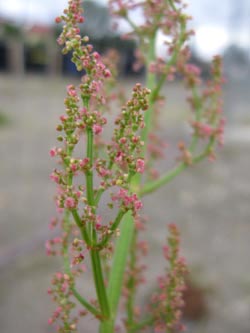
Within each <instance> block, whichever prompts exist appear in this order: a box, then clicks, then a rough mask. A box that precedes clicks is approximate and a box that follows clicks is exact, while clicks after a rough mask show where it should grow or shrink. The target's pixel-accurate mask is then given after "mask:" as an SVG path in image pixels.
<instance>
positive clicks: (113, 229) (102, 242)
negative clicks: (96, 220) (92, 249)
mask: <svg viewBox="0 0 250 333" xmlns="http://www.w3.org/2000/svg"><path fill="white" fill-rule="evenodd" d="M124 214H125V212H124V211H122V210H120V211H119V212H118V214H117V216H116V219H115V221H114V223H113V224H112V226H111V228H110V231H111V233H110V234H108V235H107V236H106V237H105V238H104V239H103V240H102V241H101V242H100V243H98V244H97V246H98V247H101V248H102V247H104V246H105V245H106V244H107V243H108V241H109V240H110V238H111V237H112V235H113V232H114V231H115V230H116V229H117V228H118V226H119V224H120V222H121V220H122V218H123V216H124Z"/></svg>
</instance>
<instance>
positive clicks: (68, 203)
mask: <svg viewBox="0 0 250 333" xmlns="http://www.w3.org/2000/svg"><path fill="white" fill-rule="evenodd" d="M64 206H65V208H68V209H72V208H75V207H76V200H75V199H74V198H72V197H68V198H66V200H65V201H64Z"/></svg>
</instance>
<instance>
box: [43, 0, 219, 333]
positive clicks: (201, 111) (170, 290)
mask: <svg viewBox="0 0 250 333" xmlns="http://www.w3.org/2000/svg"><path fill="white" fill-rule="evenodd" d="M110 7H111V11H112V13H113V15H115V16H119V17H120V18H122V19H125V20H126V21H127V22H128V24H129V25H130V26H131V28H132V30H133V31H132V32H131V33H130V34H129V35H130V36H129V37H131V38H136V40H137V42H138V52H137V65H139V64H144V65H145V68H146V88H143V87H142V85H141V84H139V83H137V84H136V85H135V86H134V88H133V91H132V96H131V97H130V99H128V101H126V102H124V101H123V105H122V106H121V108H120V110H121V111H120V112H119V114H118V116H117V117H116V119H115V121H114V129H113V134H112V136H111V138H110V139H109V141H107V142H106V141H105V140H104V138H103V132H105V127H106V124H107V122H108V121H107V118H108V117H107V116H105V113H104V111H105V110H109V109H110V108H111V105H112V103H113V100H114V98H115V97H117V95H118V94H115V93H114V91H111V92H110V87H112V84H113V83H114V76H115V70H114V68H113V66H112V62H111V63H110V65H107V61H106V60H105V59H103V58H102V57H101V56H100V54H99V53H98V52H96V51H95V50H93V47H92V45H91V44H89V38H88V37H87V36H83V37H82V36H81V35H80V28H79V24H80V23H84V17H83V16H82V13H83V9H82V7H81V1H80V0H69V1H68V8H67V9H65V10H64V13H63V15H62V16H60V17H58V18H56V22H58V23H60V22H64V27H63V31H62V33H61V35H60V36H59V38H58V43H59V45H62V46H63V50H62V52H63V54H66V53H68V52H72V61H73V63H74V64H75V66H76V68H77V70H78V71H80V72H82V71H83V72H84V74H83V76H82V78H81V82H80V84H79V86H77V87H76V86H74V85H69V86H68V87H67V96H66V98H65V114H64V115H62V116H61V117H60V123H59V125H58V126H57V131H58V132H59V135H58V138H57V139H58V141H59V143H60V146H59V147H54V148H52V149H51V150H50V155H51V156H52V157H55V158H57V162H58V167H57V168H55V169H54V170H53V172H52V174H51V176H50V177H51V179H52V180H53V181H54V182H55V183H56V184H57V194H56V205H57V210H58V213H59V217H58V218H54V219H52V221H51V228H54V227H56V226H58V227H59V228H61V236H60V237H56V238H53V239H51V240H49V241H48V242H47V252H48V254H51V255H57V254H58V255H61V256H62V257H63V263H64V266H63V271H62V272H57V273H56V274H55V275H54V277H53V279H52V287H51V288H50V289H49V294H51V296H52V298H53V300H54V301H55V302H56V303H57V304H58V306H57V308H56V310H55V311H54V313H53V315H52V317H51V318H50V319H49V322H50V323H51V324H53V323H55V324H56V327H57V330H58V332H77V324H78V321H79V318H80V317H82V316H85V315H86V314H88V313H89V314H91V315H92V316H94V317H95V318H96V320H98V321H99V322H100V329H99V331H100V333H112V332H115V330H116V329H117V327H116V318H117V315H118V307H119V304H120V297H121V295H123V296H124V298H125V308H126V314H125V315H124V317H125V318H124V329H125V330H126V332H129V333H132V332H140V331H142V330H145V329H147V328H150V327H151V328H153V329H154V330H155V332H176V331H177V330H181V329H182V325H181V323H180V319H181V311H180V310H181V307H182V305H183V301H182V292H183V290H184V286H185V283H184V277H185V274H186V271H187V269H186V264H185V261H184V259H183V258H182V257H181V256H180V254H179V231H178V229H177V227H176V226H175V225H173V224H171V225H170V226H169V236H168V244H167V245H166V246H165V247H164V249H163V254H164V257H165V259H166V261H167V262H168V270H167V271H166V273H165V274H164V275H163V276H162V277H160V278H159V281H158V285H159V286H158V289H157V290H156V291H155V293H154V294H153V295H152V298H151V301H150V304H148V305H147V306H146V307H145V309H143V310H144V311H145V314H143V313H139V312H138V311H136V309H137V307H136V305H135V293H136V289H137V286H138V285H139V284H140V283H141V282H143V266H141V265H140V264H139V263H138V253H143V254H145V253H146V252H147V246H146V244H145V243H144V242H141V241H139V239H138V234H139V232H140V230H141V229H142V228H143V221H142V218H141V216H140V212H141V209H142V207H143V203H142V198H143V196H144V195H146V194H148V193H150V192H152V191H154V190H156V189H157V188H159V187H160V186H162V185H164V184H167V183H168V182H169V181H171V180H172V179H173V178H175V177H176V176H177V175H178V174H179V173H180V172H181V171H183V170H184V169H186V168H188V167H191V166H193V165H195V164H196V163H198V162H199V161H201V160H203V159H204V158H206V157H208V158H210V159H214V156H215V155H214V151H215V146H216V144H217V143H219V144H221V143H222V134H223V124H224V121H223V118H222V115H221V97H220V96H221V83H222V75H221V61H220V58H219V57H215V58H214V60H213V62H212V69H211V73H212V78H211V80H209V81H208V82H207V84H206V85H205V86H202V85H201V76H200V70H199V69H198V68H197V67H196V66H194V65H192V64H190V63H189V59H190V51H189V48H188V45H187V42H188V39H189V38H190V36H191V35H192V31H189V30H188V29H187V22H188V20H189V19H190V18H189V17H188V16H187V15H186V14H185V13H184V8H185V6H184V5H183V4H182V2H181V1H180V0H145V1H141V2H138V1H134V0H111V1H110ZM134 8H139V9H140V11H141V13H143V14H144V18H145V20H144V22H143V23H142V24H141V25H136V24H135V23H134V22H133V21H132V19H131V16H130V10H131V9H134ZM159 31H161V33H163V34H165V35H166V36H167V37H168V38H167V40H168V41H167V42H166V55H167V57H166V58H165V59H161V58H159V57H157V55H156V51H155V45H156V39H157V34H158V32H159ZM177 74H178V75H181V78H182V80H183V81H184V83H185V86H186V88H187V89H188V90H189V92H190V95H189V98H188V102H189V105H190V108H191V110H192V120H191V121H190V125H191V128H192V137H191V142H190V144H189V145H186V144H184V143H182V142H181V143H179V150H180V156H179V158H178V161H177V165H176V166H175V167H174V168H173V169H171V170H169V171H167V172H166V173H164V174H162V175H160V176H159V175H156V174H155V172H154V169H153V166H154V163H155V160H156V159H157V158H159V157H160V156H161V150H160V149H159V147H162V146H163V145H162V143H161V142H160V139H159V138H157V136H156V134H155V133H154V129H155V128H156V123H157V122H156V120H155V115H157V113H158V111H159V110H161V109H163V108H164V98H163V97H162V96H161V92H162V89H163V87H164V83H165V82H166V81H171V80H173V79H174V78H175V76H176V75H177ZM104 201H107V207H108V208H107V209H110V216H111V218H110V220H109V221H106V220H105V218H104V217H103V216H102V215H101V214H100V207H101V206H103V202H104ZM88 257H89V258H90V266H91V268H92V273H93V283H94V286H95V290H96V298H95V299H94V300H93V299H92V300H87V299H86V298H85V297H83V296H82V295H81V294H80V293H79V291H78V289H77V282H78V281H79V280H81V279H82V275H83V274H84V266H83V263H84V262H85V261H86V260H87V258H88ZM109 258H111V265H109V264H108V261H109ZM78 305H80V306H81V309H80V310H79V312H77V311H76V309H77V308H78Z"/></svg>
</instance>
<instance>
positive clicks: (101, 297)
mask: <svg viewBox="0 0 250 333" xmlns="http://www.w3.org/2000/svg"><path fill="white" fill-rule="evenodd" d="M90 257H91V263H92V269H93V275H94V281H95V288H96V294H97V298H98V302H99V305H100V308H101V312H102V315H103V317H104V318H109V316H110V310H109V302H108V298H107V293H106V288H105V283H104V278H103V273H102V267H101V260H100V255H99V252H98V251H96V250H91V251H90Z"/></svg>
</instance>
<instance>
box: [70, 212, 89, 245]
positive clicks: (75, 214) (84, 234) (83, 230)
mask: <svg viewBox="0 0 250 333" xmlns="http://www.w3.org/2000/svg"><path fill="white" fill-rule="evenodd" d="M71 213H72V216H73V218H74V220H75V222H76V224H77V226H78V228H79V229H80V231H81V234H82V238H83V239H84V241H85V243H86V244H87V246H89V245H90V239H89V235H88V233H87V230H86V228H85V225H83V223H82V220H81V218H80V216H79V214H78V212H77V210H76V209H73V210H72V211H71Z"/></svg>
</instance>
